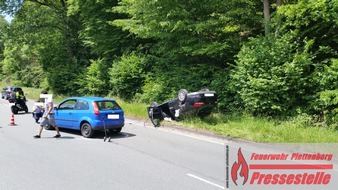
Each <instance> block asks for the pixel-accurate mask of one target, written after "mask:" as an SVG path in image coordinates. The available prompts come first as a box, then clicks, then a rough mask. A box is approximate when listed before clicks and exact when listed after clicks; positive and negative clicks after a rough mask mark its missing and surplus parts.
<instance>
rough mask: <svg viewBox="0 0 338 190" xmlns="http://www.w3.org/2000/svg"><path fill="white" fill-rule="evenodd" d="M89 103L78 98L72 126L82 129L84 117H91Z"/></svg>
mask: <svg viewBox="0 0 338 190" xmlns="http://www.w3.org/2000/svg"><path fill="white" fill-rule="evenodd" d="M88 110H89V104H88V102H87V101H85V100H81V99H78V100H77V101H76V104H75V106H74V110H73V115H72V116H73V120H72V128H73V129H80V123H81V121H82V119H83V118H87V117H90V116H89V111H88Z"/></svg>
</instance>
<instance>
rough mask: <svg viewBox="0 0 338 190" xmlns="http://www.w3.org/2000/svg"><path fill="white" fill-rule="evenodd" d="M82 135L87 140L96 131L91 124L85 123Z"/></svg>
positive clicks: (82, 126) (82, 127)
mask: <svg viewBox="0 0 338 190" xmlns="http://www.w3.org/2000/svg"><path fill="white" fill-rule="evenodd" d="M81 134H82V136H83V137H85V138H90V137H92V136H93V135H94V130H93V128H92V126H91V125H90V124H89V123H83V124H82V125H81Z"/></svg>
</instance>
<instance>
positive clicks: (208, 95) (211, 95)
mask: <svg viewBox="0 0 338 190" xmlns="http://www.w3.org/2000/svg"><path fill="white" fill-rule="evenodd" d="M204 96H205V97H213V96H214V94H204Z"/></svg>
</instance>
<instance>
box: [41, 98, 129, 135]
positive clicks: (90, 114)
mask: <svg viewBox="0 0 338 190" xmlns="http://www.w3.org/2000/svg"><path fill="white" fill-rule="evenodd" d="M54 115H55V122H56V124H57V125H58V126H59V128H67V129H74V130H80V131H81V134H82V136H84V137H86V138H90V137H92V136H93V135H94V132H95V131H98V130H101V131H104V130H109V132H110V133H112V134H118V133H119V132H120V131H121V129H122V127H123V126H124V112H123V110H122V108H121V107H120V106H119V105H118V103H117V102H116V101H115V100H113V99H109V98H101V97H71V98H67V99H65V100H63V101H61V102H60V103H59V104H58V105H57V106H56V107H55V108H54ZM46 127H47V128H46V129H48V128H49V127H48V126H46Z"/></svg>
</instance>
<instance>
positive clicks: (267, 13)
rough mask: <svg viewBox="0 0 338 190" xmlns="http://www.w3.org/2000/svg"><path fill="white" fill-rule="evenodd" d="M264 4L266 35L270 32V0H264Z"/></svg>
mask: <svg viewBox="0 0 338 190" xmlns="http://www.w3.org/2000/svg"><path fill="white" fill-rule="evenodd" d="M263 5H264V10H263V13H264V28H265V36H267V35H268V34H269V33H270V3H269V0H263Z"/></svg>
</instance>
